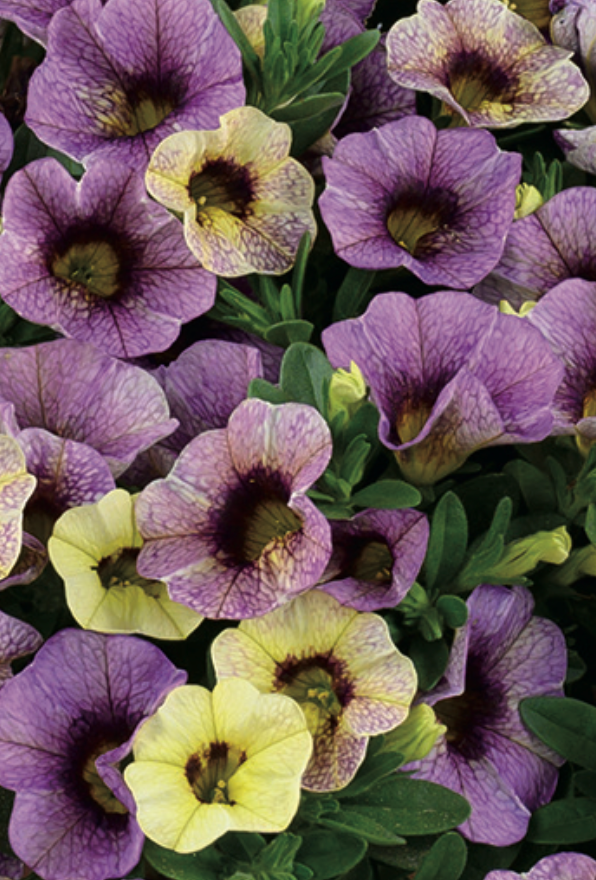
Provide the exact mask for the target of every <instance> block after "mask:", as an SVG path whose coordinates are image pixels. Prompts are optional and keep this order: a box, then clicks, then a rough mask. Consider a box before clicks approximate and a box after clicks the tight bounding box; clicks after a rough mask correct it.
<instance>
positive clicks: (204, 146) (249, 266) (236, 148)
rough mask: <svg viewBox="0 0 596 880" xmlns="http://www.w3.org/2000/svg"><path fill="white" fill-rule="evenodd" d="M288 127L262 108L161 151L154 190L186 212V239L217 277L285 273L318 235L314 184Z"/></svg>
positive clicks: (154, 164)
mask: <svg viewBox="0 0 596 880" xmlns="http://www.w3.org/2000/svg"><path fill="white" fill-rule="evenodd" d="M291 140H292V134H291V129H290V127H289V126H288V125H285V124H284V123H280V122H274V121H273V120H272V119H269V118H268V117H267V116H265V114H264V113H261V111H260V110H257V109H256V108H255V107H238V108H237V109H236V110H231V111H230V112H229V113H226V114H224V115H222V117H221V119H220V127H219V128H218V129H217V130H216V131H184V132H179V133H178V134H174V135H170V137H168V138H166V139H165V141H163V142H162V143H161V144H160V145H159V146H158V147H157V149H156V150H155V152H154V153H153V156H152V157H151V161H150V163H149V168H148V169H147V175H146V181H147V189H148V190H149V192H150V193H151V195H152V196H153V197H154V198H156V199H157V201H158V202H161V203H162V204H164V205H165V206H166V207H168V208H171V209H173V210H174V211H179V212H180V213H182V214H183V215H184V234H185V236H186V242H187V244H188V246H189V248H190V249H191V251H192V252H193V253H194V255H195V256H196V257H197V259H198V260H199V261H200V263H201V264H202V265H203V266H204V267H205V268H206V269H209V271H211V272H215V273H217V274H218V275H228V276H235V275H246V274H248V273H250V272H264V273H269V274H281V273H283V272H286V271H287V270H288V269H289V268H290V267H291V266H292V264H293V262H294V259H295V257H296V251H297V250H298V245H299V243H300V239H301V238H302V236H303V235H304V233H305V232H309V233H310V234H311V236H313V235H314V234H315V232H316V225H315V220H314V215H313V212H312V203H313V198H314V181H313V179H312V177H311V176H310V174H309V173H308V171H306V169H305V168H304V167H303V166H302V165H300V163H299V162H297V161H296V160H295V159H291V158H289V152H290V144H291Z"/></svg>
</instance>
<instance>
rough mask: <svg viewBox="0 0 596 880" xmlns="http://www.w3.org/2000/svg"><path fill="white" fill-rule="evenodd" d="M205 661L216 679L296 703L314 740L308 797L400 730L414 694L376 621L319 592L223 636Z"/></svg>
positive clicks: (348, 774) (406, 665)
mask: <svg viewBox="0 0 596 880" xmlns="http://www.w3.org/2000/svg"><path fill="white" fill-rule="evenodd" d="M212 654H213V663H214V666H215V669H216V672H217V675H218V677H219V678H222V679H224V680H225V679H227V678H228V677H229V676H238V677H241V678H245V679H247V680H250V681H251V682H252V683H253V684H254V685H256V687H258V688H259V690H260V691H261V692H267V691H278V692H280V693H282V694H287V695H288V696H290V697H292V698H293V699H295V700H296V701H297V702H299V703H300V705H301V707H302V709H303V711H304V714H305V715H306V719H307V722H308V728H309V730H310V732H311V733H312V735H313V738H314V743H313V756H312V759H311V761H310V763H309V765H308V768H307V770H306V773H305V775H304V778H303V780H302V785H303V787H304V788H308V789H311V790H313V791H334V790H336V789H340V788H343V787H344V786H346V785H347V784H348V782H349V781H350V780H351V779H352V778H353V777H354V775H355V774H356V771H357V770H358V767H359V766H360V764H361V763H362V761H363V760H364V756H365V754H366V746H367V743H368V737H369V736H373V735H375V734H377V733H385V732H387V731H389V730H392V729H393V728H395V727H397V726H398V724H401V723H402V722H403V721H404V720H405V719H406V717H407V715H408V710H409V707H410V703H411V701H412V699H413V697H414V694H415V692H416V673H415V671H414V666H413V664H412V661H411V660H410V659H409V658H408V657H404V655H403V654H401V653H400V652H399V651H398V650H397V648H396V647H395V645H394V644H393V642H392V641H391V637H390V635H389V630H388V628H387V624H386V623H385V621H384V620H383V618H382V617H380V616H379V615H378V614H370V613H361V612H359V611H355V610H354V609H353V608H346V607H344V606H343V605H340V603H339V602H338V601H337V600H336V599H334V598H333V597H332V596H329V595H328V594H327V593H322V592H320V591H319V590H310V591H309V592H308V593H303V594H302V595H300V596H298V597H297V598H296V599H294V601H293V602H290V603H289V604H287V605H283V606H282V607H281V608H278V609H277V610H276V611H272V612H271V613H270V614H266V615H265V616H264V617H259V618H254V619H252V620H243V621H242V623H241V624H240V626H239V627H238V629H226V630H224V631H223V632H222V633H220V634H219V636H218V637H217V638H216V639H215V641H214V643H213V646H212Z"/></svg>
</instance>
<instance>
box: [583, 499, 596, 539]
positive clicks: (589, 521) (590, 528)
mask: <svg viewBox="0 0 596 880" xmlns="http://www.w3.org/2000/svg"><path fill="white" fill-rule="evenodd" d="M584 528H585V530H586V535H587V536H588V540H589V542H590V544H596V504H594V502H592V503H591V504H588V509H587V511H586V522H585V525H584Z"/></svg>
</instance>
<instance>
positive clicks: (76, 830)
mask: <svg viewBox="0 0 596 880" xmlns="http://www.w3.org/2000/svg"><path fill="white" fill-rule="evenodd" d="M185 677H186V675H185V673H183V672H181V671H180V670H177V669H176V668H175V667H174V666H173V665H172V664H171V663H170V661H169V660H168V659H167V658H166V657H165V656H164V655H163V654H162V653H161V651H159V649H158V648H156V647H154V646H153V645H150V644H149V643H147V642H143V641H141V640H140V639H135V638H132V637H129V636H128V637H121V636H103V635H99V634H97V633H89V632H81V631H79V630H62V631H61V632H59V633H57V634H56V635H54V636H52V638H51V639H49V640H48V641H47V642H46V644H45V645H44V646H43V647H42V648H41V649H40V651H39V652H38V654H37V656H36V657H35V659H34V660H33V662H32V663H31V664H30V665H29V666H27V668H26V669H24V670H23V671H22V672H20V673H19V675H18V676H15V678H14V679H12V680H11V681H8V682H7V683H6V684H5V685H4V687H3V688H2V690H0V705H1V709H0V779H1V780H2V781H1V784H2V786H4V787H5V788H10V789H13V790H14V791H16V798H15V803H14V808H13V812H12V816H11V819H10V827H9V838H10V844H11V846H12V848H13V850H14V852H15V853H16V855H18V856H19V858H21V859H22V860H23V861H24V862H25V863H26V864H27V865H28V866H29V867H30V868H31V869H32V870H34V871H35V872H36V873H38V874H39V875H40V876H42V877H44V880H68V878H71V877H80V878H82V880H105V878H108V877H122V876H124V875H125V874H127V873H128V872H129V871H130V870H132V868H133V867H134V866H135V865H136V864H137V862H138V859H139V857H140V854H141V849H142V846H143V834H142V832H141V830H140V828H139V826H138V825H137V822H136V820H135V818H134V801H133V799H132V796H131V794H130V791H129V790H128V789H127V787H126V785H125V784H124V780H123V779H122V776H121V773H120V771H119V769H118V765H119V763H120V762H121V761H122V760H123V759H124V758H125V757H126V756H127V755H128V753H129V752H130V748H131V741H132V737H133V735H134V734H135V732H136V730H137V728H138V726H139V724H140V723H141V722H142V721H143V720H144V719H145V718H146V717H147V716H149V715H151V714H152V713H153V712H155V710H156V708H157V706H158V705H159V704H160V703H161V701H162V700H163V698H164V696H165V695H166V694H167V693H168V692H169V691H170V690H171V689H172V688H173V687H176V686H177V685H180V684H182V683H183V682H184V680H185ZM57 705H58V706H59V711H58V710H57Z"/></svg>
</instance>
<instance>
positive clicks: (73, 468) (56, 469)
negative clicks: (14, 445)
mask: <svg viewBox="0 0 596 880" xmlns="http://www.w3.org/2000/svg"><path fill="white" fill-rule="evenodd" d="M90 401H93V406H92V407H90V406H89V402H90ZM168 415H169V414H168V406H167V402H166V399H165V395H164V393H163V391H162V390H161V388H160V387H159V385H158V384H157V382H156V381H155V379H153V378H152V377H151V376H149V375H148V373H146V372H145V371H144V370H141V369H140V368H138V367H133V366H130V365H129V364H125V363H123V362H122V361H118V360H116V359H115V358H111V357H109V356H108V355H104V354H102V353H101V352H99V351H98V350H97V349H96V348H95V347H94V346H92V345H88V344H84V343H80V342H75V341H74V340H72V339H61V340H56V341H55V342H46V343H42V344H41V345H33V346H31V347H30V348H22V349H14V348H11V349H0V424H1V425H2V429H3V430H4V432H5V433H8V434H11V435H12V436H14V437H15V438H16V439H17V440H18V443H19V445H20V446H21V449H22V450H23V452H24V453H25V458H26V461H27V468H28V470H29V472H30V473H31V474H33V475H34V476H36V477H37V481H38V486H37V490H36V493H35V495H34V496H33V501H34V502H35V501H36V500H37V501H38V502H39V503H41V504H42V506H43V507H45V508H47V509H49V510H51V511H52V512H53V513H54V514H57V513H61V512H62V511H63V510H65V509H66V508H67V507H72V506H76V505H79V504H85V503H90V502H94V501H97V500H99V498H100V497H101V496H102V495H104V494H105V493H106V492H109V491H111V490H112V489H113V488H114V477H116V476H119V475H120V474H121V473H122V472H123V471H124V470H125V469H126V467H128V465H129V464H130V463H131V462H132V461H133V459H134V458H135V456H136V455H137V454H138V453H139V452H140V451H142V450H143V449H147V448H148V447H149V446H151V445H152V444H153V443H155V442H156V441H157V440H160V439H162V438H163V437H164V436H166V435H167V434H169V433H171V432H172V431H173V430H174V429H175V428H176V426H177V422H176V421H175V420H174V419H169V418H168ZM38 537H39V534H38Z"/></svg>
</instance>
